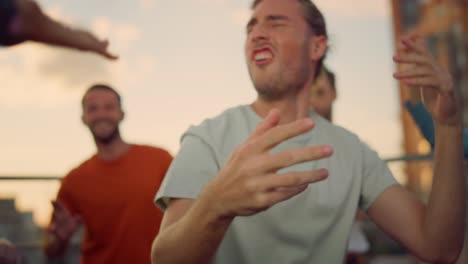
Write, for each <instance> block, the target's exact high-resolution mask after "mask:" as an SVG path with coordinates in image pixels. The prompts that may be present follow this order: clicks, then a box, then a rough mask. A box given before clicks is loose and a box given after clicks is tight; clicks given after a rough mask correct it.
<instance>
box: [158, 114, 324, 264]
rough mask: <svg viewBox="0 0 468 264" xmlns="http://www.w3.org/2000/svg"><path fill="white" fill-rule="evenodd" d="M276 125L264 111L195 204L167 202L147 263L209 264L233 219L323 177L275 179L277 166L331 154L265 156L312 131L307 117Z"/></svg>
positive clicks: (319, 150)
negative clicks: (288, 140)
mask: <svg viewBox="0 0 468 264" xmlns="http://www.w3.org/2000/svg"><path fill="white" fill-rule="evenodd" d="M278 122H279V112H278V111H272V112H270V114H269V115H268V117H267V118H266V119H265V120H264V121H263V122H262V123H261V124H260V125H259V126H258V127H257V128H256V130H255V131H254V133H253V134H252V135H251V137H250V138H249V139H248V140H247V141H246V142H245V143H244V144H242V145H241V146H239V147H238V148H237V149H236V150H235V151H234V152H233V153H232V155H231V157H230V158H229V160H228V161H227V163H226V164H225V166H224V167H223V168H222V169H221V171H220V172H219V174H218V175H217V176H216V177H215V178H214V179H213V180H212V181H211V182H209V183H208V185H207V187H206V188H205V189H204V190H203V191H202V192H201V194H200V195H199V197H198V198H197V199H196V200H186V199H181V200H173V201H172V202H171V203H170V204H169V207H168V208H167V211H166V213H165V215H164V219H163V222H162V224H161V229H160V233H159V235H158V237H157V238H156V239H155V241H154V243H153V249H152V261H153V263H158V264H161V263H209V262H210V261H212V260H213V257H214V255H215V253H216V250H217V248H218V247H219V245H220V243H221V241H222V240H223V237H224V235H225V233H226V231H227V229H228V228H229V225H230V224H231V222H232V221H233V220H234V218H235V217H237V216H251V215H254V214H257V213H259V212H261V211H264V210H266V209H268V208H270V207H271V206H273V205H275V204H277V203H279V202H281V201H284V200H287V199H289V198H291V197H293V196H295V195H297V194H299V193H301V192H302V191H304V190H305V189H306V188H307V186H308V185H309V184H311V183H314V182H317V181H321V180H324V179H325V178H326V177H327V176H328V171H326V170H315V171H306V172H289V173H286V174H283V175H282V177H278V175H277V171H278V170H280V169H281V168H284V167H288V166H290V165H293V164H297V163H301V162H304V161H309V160H317V159H320V158H324V157H328V156H330V155H331V154H332V149H331V148H330V147H326V146H323V147H305V148H300V149H293V150H288V151H284V152H280V153H277V154H274V155H273V154H270V153H269V151H270V150H271V149H272V148H273V147H275V146H276V145H278V144H280V143H281V142H283V141H285V140H287V139H289V138H292V137H294V136H297V135H299V134H302V133H304V132H306V131H308V130H310V129H312V127H313V123H312V121H311V120H310V119H307V120H299V121H296V122H294V123H291V124H288V125H282V126H278V125H277V124H278ZM181 249H183V252H180V250H181Z"/></svg>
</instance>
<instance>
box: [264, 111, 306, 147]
mask: <svg viewBox="0 0 468 264" xmlns="http://www.w3.org/2000/svg"><path fill="white" fill-rule="evenodd" d="M314 125H315V122H314V121H313V120H312V119H310V118H306V119H301V120H296V121H294V122H292V123H289V124H286V125H281V126H277V127H275V128H273V129H270V130H269V131H267V132H266V133H265V134H264V135H263V136H262V137H261V138H260V140H259V145H258V150H259V151H265V150H270V149H271V148H273V147H275V146H277V145H279V144H280V143H282V142H283V141H286V140H288V139H290V138H293V137H296V136H299V135H301V134H303V133H305V132H307V131H309V130H311V129H312V128H313V127H314Z"/></svg>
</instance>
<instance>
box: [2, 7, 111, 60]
mask: <svg viewBox="0 0 468 264" xmlns="http://www.w3.org/2000/svg"><path fill="white" fill-rule="evenodd" d="M14 1H16V10H17V14H16V16H15V17H14V18H13V21H11V23H10V26H9V34H10V35H11V36H12V37H13V38H14V39H19V40H31V41H36V42H42V43H46V44H50V45H56V46H63V47H68V48H74V49H78V50H83V51H90V52H95V53H98V54H100V55H102V56H104V57H106V58H108V59H117V56H116V55H114V54H111V53H110V52H109V51H108V46H109V42H108V41H107V40H99V39H98V38H97V37H96V36H94V35H93V34H92V33H90V32H88V31H86V30H82V29H74V28H71V27H69V26H66V25H64V24H62V23H60V22H58V21H56V20H54V19H52V18H50V17H49V16H47V15H46V14H44V12H43V11H42V9H41V7H40V6H39V5H38V4H37V3H36V2H35V1H34V0H14Z"/></svg>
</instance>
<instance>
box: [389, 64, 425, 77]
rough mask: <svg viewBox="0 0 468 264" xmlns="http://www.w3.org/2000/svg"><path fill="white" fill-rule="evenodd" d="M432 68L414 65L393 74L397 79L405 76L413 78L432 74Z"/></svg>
mask: <svg viewBox="0 0 468 264" xmlns="http://www.w3.org/2000/svg"><path fill="white" fill-rule="evenodd" d="M431 73H433V72H431V69H430V68H428V67H414V68H411V69H408V70H405V71H399V72H396V73H395V74H393V76H394V77H395V78H397V79H403V78H411V77H423V76H430V75H431Z"/></svg>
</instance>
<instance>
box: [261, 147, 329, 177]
mask: <svg viewBox="0 0 468 264" xmlns="http://www.w3.org/2000/svg"><path fill="white" fill-rule="evenodd" d="M332 154H333V148H332V147H331V146H313V147H304V148H298V149H291V150H285V151H282V152H280V153H277V154H273V155H271V156H269V157H268V160H267V161H266V162H265V163H264V164H261V165H259V166H260V169H262V171H269V172H276V171H277V170H280V169H282V168H285V167H289V166H292V165H294V164H298V163H302V162H306V161H313V160H318V159H323V158H326V157H330V156H331V155H332ZM263 166H264V167H263ZM262 167H263V168H262Z"/></svg>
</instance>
